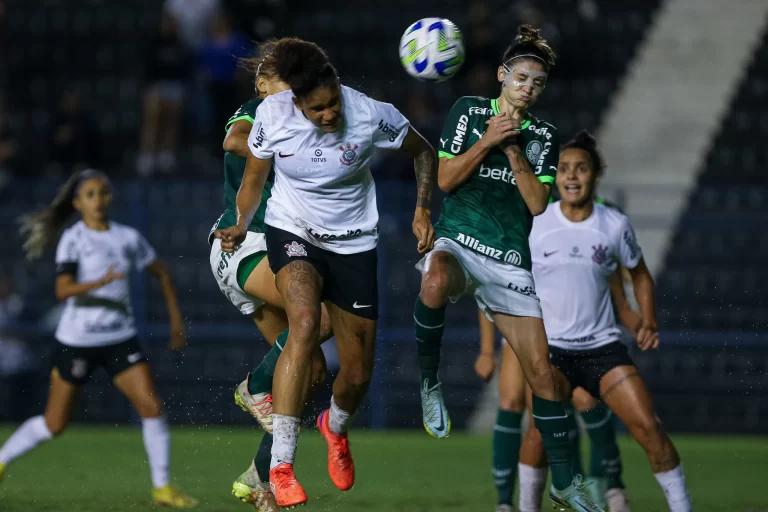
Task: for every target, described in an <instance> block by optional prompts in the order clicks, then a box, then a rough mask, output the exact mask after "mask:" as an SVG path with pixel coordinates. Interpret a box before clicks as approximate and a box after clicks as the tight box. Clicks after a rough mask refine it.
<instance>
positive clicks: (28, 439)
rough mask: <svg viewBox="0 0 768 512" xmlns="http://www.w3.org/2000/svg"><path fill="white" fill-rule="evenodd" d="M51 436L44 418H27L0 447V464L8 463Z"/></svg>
mask: <svg viewBox="0 0 768 512" xmlns="http://www.w3.org/2000/svg"><path fill="white" fill-rule="evenodd" d="M52 437H53V434H51V431H50V430H48V426H47V425H46V424H45V418H44V417H42V416H35V417H33V418H29V419H28V420H27V421H25V422H24V423H22V424H21V426H20V427H19V428H18V429H17V430H16V432H14V433H13V435H12V436H11V437H9V438H8V440H7V441H6V442H5V444H4V445H3V447H2V448H0V464H9V463H10V462H11V461H12V460H13V459H15V458H17V457H21V456H22V455H24V454H25V453H27V452H28V451H29V450H31V449H32V448H34V447H35V446H37V445H39V444H40V443H42V442H43V441H47V440H49V439H50V438H52Z"/></svg>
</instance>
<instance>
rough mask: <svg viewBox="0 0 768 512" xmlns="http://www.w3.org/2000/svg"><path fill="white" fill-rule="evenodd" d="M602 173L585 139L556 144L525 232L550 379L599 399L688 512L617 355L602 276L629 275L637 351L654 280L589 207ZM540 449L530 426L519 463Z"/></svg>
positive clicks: (671, 456) (646, 338) (675, 471)
mask: <svg viewBox="0 0 768 512" xmlns="http://www.w3.org/2000/svg"><path fill="white" fill-rule="evenodd" d="M602 172H603V165H602V161H601V159H600V156H599V154H598V152H597V148H596V145H595V141H594V138H592V137H591V136H590V135H588V134H581V135H580V136H578V137H577V138H576V139H575V140H574V141H573V142H571V143H569V144H566V145H565V148H564V150H563V151H562V152H561V154H560V163H559V166H558V172H557V181H556V183H557V186H558V189H559V191H560V196H561V198H562V199H561V200H560V201H558V202H556V203H553V204H551V205H550V206H549V208H548V209H547V211H546V212H545V213H544V214H543V215H541V216H540V217H539V218H537V219H536V221H535V222H534V226H533V231H532V233H531V238H530V240H531V251H532V254H533V274H534V278H535V280H536V284H537V286H538V289H539V296H540V298H541V302H542V309H543V311H544V322H545V325H546V329H547V335H548V337H549V344H550V351H551V353H552V365H553V367H554V375H555V379H556V381H557V382H558V384H559V387H560V389H563V390H566V391H567V393H566V394H565V397H568V396H570V390H571V389H573V388H576V387H582V388H584V389H585V390H586V391H588V392H589V393H590V394H591V395H592V396H593V397H594V398H595V399H600V400H602V401H603V402H605V403H606V404H607V405H608V407H610V408H611V410H612V411H613V412H614V413H615V414H616V416H618V418H619V419H620V420H621V421H623V422H624V424H625V425H626V426H627V428H628V429H629V431H630V433H631V434H632V436H633V437H634V438H635V439H636V440H637V442H638V443H639V444H640V445H641V446H642V447H643V449H644V450H645V452H646V454H647V455H648V460H649V461H650V463H651V469H652V470H653V472H654V474H655V475H656V479H657V480H658V482H659V484H660V485H661V487H662V489H663V490H664V494H665V495H666V498H667V502H668V504H669V508H670V510H671V511H672V512H690V510H691V499H690V497H689V495H688V491H687V488H686V485H685V477H684V476H683V469H682V466H681V465H680V457H679V455H678V454H677V450H675V447H674V445H673V444H672V441H671V440H670V439H669V437H668V436H667V434H666V433H665V432H664V429H663V428H662V425H661V423H660V422H659V419H658V418H657V417H656V415H655V413H654V411H653V403H652V400H651V396H650V394H649V393H648V390H647V388H646V387H645V384H644V383H643V380H642V379H641V378H640V375H639V374H638V371H637V367H635V365H634V363H633V362H632V359H631V358H630V357H629V354H628V353H627V348H626V347H625V346H624V345H623V344H622V343H620V342H619V341H618V340H619V336H620V332H619V329H618V328H617V326H616V321H615V317H614V314H613V310H612V308H611V298H610V284H609V280H610V277H611V276H612V275H613V274H614V273H615V272H616V269H617V267H618V265H622V266H623V267H625V268H627V269H628V270H629V272H630V275H631V276H632V282H633V284H634V290H635V296H636V298H637V302H638V304H639V306H640V315H641V317H642V321H641V325H640V327H639V329H638V330H637V343H638V345H639V346H640V348H641V349H642V350H648V349H655V348H657V347H658V344H659V338H658V334H657V330H656V305H655V300H654V283H653V278H652V277H651V274H650V272H649V271H648V268H647V267H646V265H645V262H644V260H643V255H642V251H641V250H640V247H639V245H638V243H637V240H636V238H635V233H634V230H633V229H632V226H631V225H630V223H629V219H627V217H626V216H625V215H623V214H621V213H619V212H617V211H615V210H612V209H610V208H607V207H605V206H602V205H599V204H595V202H594V201H593V200H592V198H593V197H594V189H595V184H596V182H597V179H598V177H599V176H600V174H601V173H602ZM563 290H568V291H570V294H566V293H563ZM537 426H538V425H537ZM541 448H542V445H541V442H540V439H539V437H538V432H537V431H536V429H535V428H532V429H530V430H529V431H528V433H527V434H526V439H525V441H524V443H523V449H522V451H521V454H520V459H521V460H528V461H536V459H537V458H538V460H539V461H540V462H541V463H540V464H536V463H535V462H532V465H534V466H540V465H542V464H543V460H542V459H541ZM537 454H538V457H537Z"/></svg>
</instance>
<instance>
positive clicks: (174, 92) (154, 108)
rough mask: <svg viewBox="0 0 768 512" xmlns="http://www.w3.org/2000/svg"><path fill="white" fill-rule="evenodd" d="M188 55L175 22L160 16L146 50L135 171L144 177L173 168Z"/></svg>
mask: <svg viewBox="0 0 768 512" xmlns="http://www.w3.org/2000/svg"><path fill="white" fill-rule="evenodd" d="M190 64H191V54H190V53H189V51H187V49H186V47H185V46H184V44H183V43H182V42H181V39H180V38H179V33H178V24H177V22H176V20H175V19H174V18H173V17H172V16H171V15H170V14H168V13H163V15H162V16H161V18H160V26H159V28H158V32H157V34H155V36H154V37H153V39H152V41H151V42H150V44H149V47H148V49H147V55H146V61H145V66H146V69H145V83H146V84H147V87H146V91H145V93H144V119H143V122H142V125H141V135H140V137H139V156H138V158H137V159H136V171H137V172H138V174H139V176H142V177H147V176H149V175H151V174H152V173H153V172H154V171H155V169H156V168H157V169H159V170H160V171H161V172H171V171H173V170H174V169H175V168H176V150H177V146H178V139H179V124H180V122H181V114H182V111H183V105H184V97H185V91H186V87H187V79H188V78H189V74H190V73H189V69H190Z"/></svg>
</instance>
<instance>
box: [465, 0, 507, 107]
mask: <svg viewBox="0 0 768 512" xmlns="http://www.w3.org/2000/svg"><path fill="white" fill-rule="evenodd" d="M467 14H468V16H467V20H468V21H467V31H466V34H467V36H466V44H467V60H466V62H467V66H466V68H467V69H466V71H465V73H466V77H467V86H468V90H469V94H470V95H473V96H487V97H494V98H495V97H496V96H497V95H498V92H499V91H498V89H499V83H498V80H497V78H496V69H497V68H498V67H499V64H501V63H500V62H499V59H500V58H501V54H502V52H503V51H504V47H505V46H506V45H507V44H509V43H511V40H510V41H503V42H502V41H499V40H497V39H496V33H497V31H495V30H493V26H494V19H493V15H494V14H493V11H492V10H491V6H490V5H489V3H488V2H487V0H475V1H473V2H472V3H470V4H469V8H468V13H467Z"/></svg>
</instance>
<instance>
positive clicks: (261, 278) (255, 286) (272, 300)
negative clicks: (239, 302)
mask: <svg viewBox="0 0 768 512" xmlns="http://www.w3.org/2000/svg"><path fill="white" fill-rule="evenodd" d="M243 291H244V292H245V293H246V294H248V295H250V296H252V297H256V298H258V299H260V300H262V301H264V302H265V303H267V304H269V305H271V306H276V307H278V308H280V309H285V303H284V301H283V297H282V296H281V295H280V292H279V291H278V290H277V285H276V284H275V275H274V274H273V273H272V270H271V269H270V268H269V256H268V255H265V256H264V258H262V260H261V261H259V263H258V265H256V268H254V269H253V271H251V273H250V275H249V276H248V279H247V280H246V281H245V286H243Z"/></svg>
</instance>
